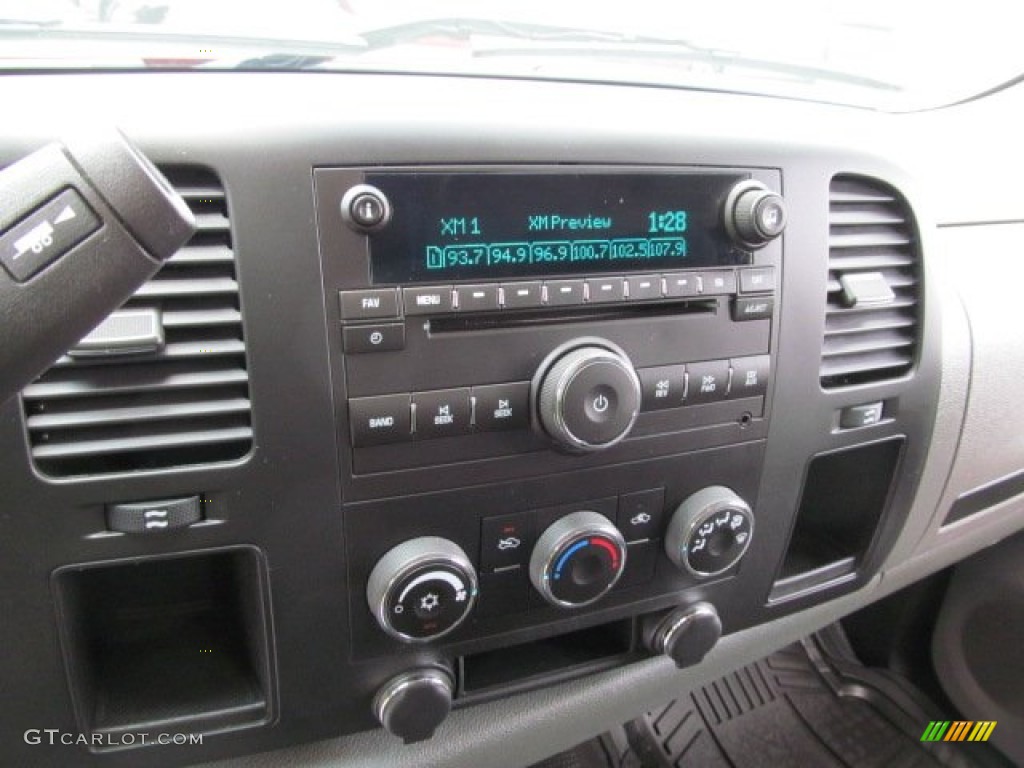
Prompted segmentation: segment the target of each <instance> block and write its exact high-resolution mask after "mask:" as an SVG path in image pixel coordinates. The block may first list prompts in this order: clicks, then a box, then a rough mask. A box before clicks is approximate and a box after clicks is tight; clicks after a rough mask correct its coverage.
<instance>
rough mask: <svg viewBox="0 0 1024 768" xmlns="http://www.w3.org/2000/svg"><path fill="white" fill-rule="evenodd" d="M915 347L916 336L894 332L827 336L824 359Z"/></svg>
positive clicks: (823, 353)
mask: <svg viewBox="0 0 1024 768" xmlns="http://www.w3.org/2000/svg"><path fill="white" fill-rule="evenodd" d="M913 345H914V334H913V333H912V332H910V333H907V332H906V331H904V332H903V333H900V332H899V331H894V330H888V329H886V330H880V331H870V332H864V333H860V334H843V335H839V336H832V335H831V334H830V335H827V336H826V337H825V345H824V347H823V348H822V352H821V354H822V357H825V358H829V357H839V356H841V355H851V354H855V353H859V352H881V351H883V350H886V349H899V348H900V347H911V346H913Z"/></svg>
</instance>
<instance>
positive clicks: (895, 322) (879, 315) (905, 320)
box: [825, 309, 914, 339]
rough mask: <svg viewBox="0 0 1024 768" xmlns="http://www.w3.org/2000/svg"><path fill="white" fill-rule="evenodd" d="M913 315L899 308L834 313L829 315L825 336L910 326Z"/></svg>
mask: <svg viewBox="0 0 1024 768" xmlns="http://www.w3.org/2000/svg"><path fill="white" fill-rule="evenodd" d="M913 325H914V317H913V316H912V315H907V314H904V313H903V312H901V311H899V310H889V309H886V310H885V311H881V312H862V313H859V314H857V313H852V314H851V313H838V312H837V313H836V314H835V315H834V316H831V317H829V319H828V326H827V328H826V330H825V338H826V339H827V338H829V337H832V336H842V335H844V334H847V333H866V332H868V331H882V330H895V329H897V328H911V327H913Z"/></svg>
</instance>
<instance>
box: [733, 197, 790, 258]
mask: <svg viewBox="0 0 1024 768" xmlns="http://www.w3.org/2000/svg"><path fill="white" fill-rule="evenodd" d="M724 213H725V229H726V231H727V232H728V233H729V236H730V237H732V239H733V240H735V241H736V242H737V243H738V244H739V245H742V246H744V247H746V248H755V249H756V248H761V247H763V246H764V245H766V244H768V243H769V242H771V241H772V240H774V239H775V238H776V237H778V236H779V235H781V234H782V231H783V230H784V229H785V228H786V203H785V201H784V200H783V199H782V197H781V196H780V195H777V194H775V193H774V192H772V191H771V190H770V189H768V188H767V187H766V186H764V185H763V184H761V183H760V182H759V181H741V182H740V183H739V184H737V185H736V186H735V187H733V188H732V191H730V192H729V196H728V197H727V198H726V201H725V211H724Z"/></svg>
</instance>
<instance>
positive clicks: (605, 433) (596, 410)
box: [532, 339, 640, 453]
mask: <svg viewBox="0 0 1024 768" xmlns="http://www.w3.org/2000/svg"><path fill="white" fill-rule="evenodd" d="M532 391H533V393H534V401H535V409H536V414H537V418H538V420H539V422H540V425H541V426H542V427H543V429H544V432H545V433H547V435H548V436H549V437H550V438H551V439H552V440H554V441H555V443H556V444H557V445H559V446H560V447H562V448H565V449H567V450H570V451H574V452H579V453H582V452H590V451H598V450H601V449H603V448H609V447H611V446H613V445H615V444H616V443H617V442H619V441H620V440H622V439H623V438H625V437H626V435H628V434H629V431H630V430H631V429H632V428H633V424H635V423H636V419H637V416H638V415H639V413H640V379H639V378H638V377H637V375H636V371H635V370H634V369H633V364H632V363H631V362H630V361H629V358H628V357H627V356H626V353H625V352H623V351H622V350H621V349H619V348H618V347H616V346H615V345H614V344H611V342H605V341H604V340H603V339H594V340H580V341H577V342H574V343H571V344H570V345H567V346H566V347H564V348H562V349H561V350H557V351H556V352H555V353H554V354H552V355H551V356H549V357H548V359H547V360H545V362H544V363H543V364H542V365H541V367H540V369H539V370H538V372H537V375H536V376H535V377H534V381H533V387H532Z"/></svg>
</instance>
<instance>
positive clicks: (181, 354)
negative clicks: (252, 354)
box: [53, 339, 245, 368]
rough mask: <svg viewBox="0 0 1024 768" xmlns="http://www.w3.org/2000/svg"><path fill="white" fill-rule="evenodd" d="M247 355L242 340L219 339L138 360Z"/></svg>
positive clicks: (62, 363)
mask: <svg viewBox="0 0 1024 768" xmlns="http://www.w3.org/2000/svg"><path fill="white" fill-rule="evenodd" d="M241 354H245V343H244V342H243V341H242V340H241V339H219V340H216V341H182V342H172V343H170V344H167V345H166V346H165V347H164V348H163V349H162V350H161V351H160V352H158V353H155V354H147V355H145V356H144V357H143V356H140V357H139V358H138V359H140V360H145V361H147V362H149V361H155V360H176V359H179V358H190V357H225V356H229V355H241ZM130 362H131V359H130V358H129V357H125V358H123V359H121V358H117V357H111V358H94V359H92V360H89V361H87V362H85V363H83V362H82V361H81V360H80V359H78V358H74V357H68V356H67V355H65V356H64V357H61V358H60V359H58V360H57V362H55V363H54V364H53V367H54V368H67V367H68V366H78V367H85V366H87V365H94V364H95V365H125V364H127V363H130Z"/></svg>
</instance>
